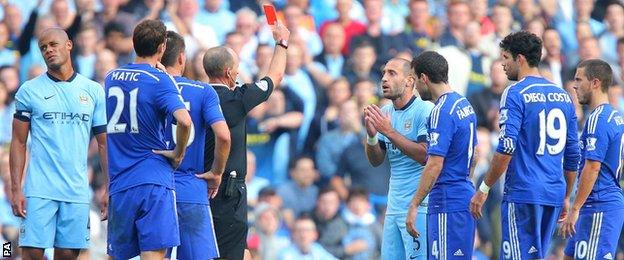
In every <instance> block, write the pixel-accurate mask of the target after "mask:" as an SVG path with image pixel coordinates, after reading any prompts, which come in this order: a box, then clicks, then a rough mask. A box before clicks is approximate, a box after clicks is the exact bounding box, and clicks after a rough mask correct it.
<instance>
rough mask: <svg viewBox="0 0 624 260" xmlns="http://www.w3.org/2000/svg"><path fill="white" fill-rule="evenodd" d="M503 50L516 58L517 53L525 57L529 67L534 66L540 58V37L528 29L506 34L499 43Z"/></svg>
mask: <svg viewBox="0 0 624 260" xmlns="http://www.w3.org/2000/svg"><path fill="white" fill-rule="evenodd" d="M499 46H500V48H501V49H502V50H504V51H507V52H509V53H511V57H513V58H514V59H516V58H517V57H518V55H522V56H524V57H525V58H526V60H527V63H528V64H529V67H532V68H535V67H537V65H538V64H539V62H540V59H541V58H542V39H540V38H539V37H537V35H535V34H533V33H531V32H528V31H519V32H515V33H512V34H509V35H507V36H506V37H505V38H504V39H503V40H502V41H501V42H500V44H499Z"/></svg>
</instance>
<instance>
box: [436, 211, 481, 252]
mask: <svg viewBox="0 0 624 260" xmlns="http://www.w3.org/2000/svg"><path fill="white" fill-rule="evenodd" d="M428 218H429V220H428V221H427V225H428V231H429V232H428V234H429V236H428V238H427V239H428V240H427V243H428V244H429V259H471V258H472V251H473V248H474V237H475V228H476V226H477V222H476V221H475V219H474V218H473V217H472V215H471V214H470V212H469V211H467V210H465V211H455V212H447V213H430V214H429V215H428Z"/></svg>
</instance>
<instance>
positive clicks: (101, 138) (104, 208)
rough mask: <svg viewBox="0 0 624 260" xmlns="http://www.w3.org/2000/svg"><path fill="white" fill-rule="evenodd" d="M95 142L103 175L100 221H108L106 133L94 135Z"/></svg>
mask: <svg viewBox="0 0 624 260" xmlns="http://www.w3.org/2000/svg"><path fill="white" fill-rule="evenodd" d="M95 140H96V141H97V147H98V154H99V155H100V166H101V167H102V174H103V175H104V183H103V184H102V185H104V193H103V194H102V197H101V198H100V220H102V221H104V220H107V219H108V148H107V145H106V133H101V134H97V135H95Z"/></svg>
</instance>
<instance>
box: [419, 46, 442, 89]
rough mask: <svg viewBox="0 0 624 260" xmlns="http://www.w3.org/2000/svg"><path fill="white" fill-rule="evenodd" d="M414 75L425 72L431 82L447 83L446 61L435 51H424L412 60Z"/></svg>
mask: <svg viewBox="0 0 624 260" xmlns="http://www.w3.org/2000/svg"><path fill="white" fill-rule="evenodd" d="M411 65H412V69H414V74H416V77H420V74H425V75H427V77H429V80H430V81H431V82H433V83H436V84H438V83H448V62H447V61H446V59H445V58H444V56H442V55H440V54H439V53H437V52H435V51H425V52H422V53H421V54H420V55H418V56H416V58H414V59H413V60H412V64H411Z"/></svg>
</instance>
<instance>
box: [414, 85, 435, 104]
mask: <svg viewBox="0 0 624 260" xmlns="http://www.w3.org/2000/svg"><path fill="white" fill-rule="evenodd" d="M416 90H417V91H418V95H420V99H422V100H424V101H428V100H432V99H433V96H432V95H431V91H430V90H429V87H427V86H422V87H420V86H418V84H417V85H416Z"/></svg>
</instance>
